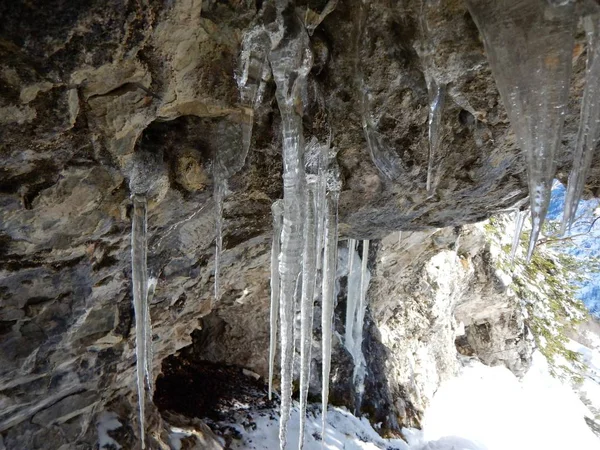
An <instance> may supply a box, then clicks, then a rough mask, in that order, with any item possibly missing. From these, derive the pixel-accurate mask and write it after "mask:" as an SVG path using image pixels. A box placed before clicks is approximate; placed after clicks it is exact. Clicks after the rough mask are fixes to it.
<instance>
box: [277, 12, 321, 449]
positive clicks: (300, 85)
mask: <svg viewBox="0 0 600 450" xmlns="http://www.w3.org/2000/svg"><path fill="white" fill-rule="evenodd" d="M276 6H277V16H276V23H274V24H272V25H273V27H271V28H272V31H271V32H270V38H271V53H270V54H269V61H270V62H271V68H272V70H273V77H274V79H275V84H276V91H275V96H276V98H277V104H278V106H279V111H280V113H281V122H282V129H283V227H282V233H281V258H280V262H279V273H280V280H281V294H280V310H279V311H280V324H281V418H280V423H279V446H280V448H281V449H282V450H283V449H285V446H286V441H287V423H288V421H289V417H290V411H291V400H292V399H291V396H292V375H293V374H292V369H293V357H294V310H295V299H296V289H297V286H298V285H299V276H300V272H301V266H302V244H303V242H302V238H303V225H304V217H303V212H304V211H303V209H304V194H305V187H304V186H305V176H304V137H303V134H302V130H303V129H302V111H301V106H302V92H303V91H304V90H305V87H306V77H307V75H308V73H309V71H310V68H311V66H312V53H311V52H310V49H309V39H308V35H307V34H306V30H305V29H304V28H303V26H302V24H301V23H300V22H299V20H298V18H297V17H296V16H295V15H294V14H293V9H292V10H290V9H289V8H288V2H287V1H285V0H279V1H278V2H277V3H276ZM284 15H285V17H284ZM290 21H293V22H295V25H297V26H289V22H290ZM284 23H285V25H284ZM275 27H276V29H275ZM299 107H300V110H299Z"/></svg>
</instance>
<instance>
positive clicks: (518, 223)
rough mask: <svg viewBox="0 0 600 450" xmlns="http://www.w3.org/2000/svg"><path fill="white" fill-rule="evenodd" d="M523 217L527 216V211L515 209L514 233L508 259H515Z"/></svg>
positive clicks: (523, 221)
mask: <svg viewBox="0 0 600 450" xmlns="http://www.w3.org/2000/svg"><path fill="white" fill-rule="evenodd" d="M525 217H527V211H519V210H518V209H517V210H516V211H515V234H514V235H513V241H512V247H511V249H510V260H511V261H514V260H515V255H516V254H517V249H518V248H519V241H520V239H521V232H522V231H523V224H524V223H525Z"/></svg>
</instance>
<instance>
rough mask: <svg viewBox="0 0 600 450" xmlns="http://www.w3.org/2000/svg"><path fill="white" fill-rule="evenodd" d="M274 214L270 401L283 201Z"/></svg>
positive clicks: (276, 207)
mask: <svg viewBox="0 0 600 450" xmlns="http://www.w3.org/2000/svg"><path fill="white" fill-rule="evenodd" d="M271 212H272V214H273V243H272V245H271V313H270V321H269V323H270V327H271V334H270V336H269V400H271V396H272V392H273V374H274V372H275V353H276V352H277V328H278V324H279V295H280V289H281V283H280V280H279V255H280V253H281V226H282V221H283V201H282V200H277V201H276V202H275V203H273V205H271Z"/></svg>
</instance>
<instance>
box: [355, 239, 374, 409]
mask: <svg viewBox="0 0 600 450" xmlns="http://www.w3.org/2000/svg"><path fill="white" fill-rule="evenodd" d="M362 244H363V248H362V262H361V270H360V292H359V298H360V300H359V303H358V307H357V308H356V323H355V324H354V347H355V350H354V357H355V358H354V372H353V376H352V378H353V382H354V387H355V389H356V400H355V405H354V409H355V413H356V415H359V414H360V406H361V403H362V397H363V393H364V390H365V386H364V381H365V372H366V361H365V355H364V353H363V351H362V342H363V329H364V322H365V313H366V311H367V290H368V288H369V280H370V275H369V272H368V269H367V263H368V260H369V241H368V240H363V241H362Z"/></svg>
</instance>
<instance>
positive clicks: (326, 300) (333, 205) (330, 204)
mask: <svg viewBox="0 0 600 450" xmlns="http://www.w3.org/2000/svg"><path fill="white" fill-rule="evenodd" d="M332 163H333V167H332V169H331V171H330V173H329V174H328V179H327V191H328V192H327V201H326V217H325V235H324V241H325V242H324V252H323V286H322V299H321V302H322V305H321V330H322V334H323V335H322V352H323V353H322V359H323V361H322V364H323V374H322V388H321V407H322V417H323V422H322V430H321V439H322V442H323V443H325V437H326V427H327V403H328V400H329V376H330V372H331V346H332V333H333V311H334V307H335V300H336V295H335V275H336V266H337V241H338V201H339V195H340V181H339V168H338V167H337V165H335V158H332Z"/></svg>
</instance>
